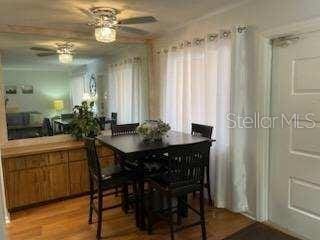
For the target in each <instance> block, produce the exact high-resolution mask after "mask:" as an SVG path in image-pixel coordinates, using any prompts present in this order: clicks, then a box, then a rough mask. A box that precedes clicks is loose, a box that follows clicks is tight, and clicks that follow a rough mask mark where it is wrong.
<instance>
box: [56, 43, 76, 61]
mask: <svg viewBox="0 0 320 240" xmlns="http://www.w3.org/2000/svg"><path fill="white" fill-rule="evenodd" d="M57 46H58V50H57V53H58V54H59V62H60V63H63V64H70V63H72V61H73V54H72V53H73V44H72V43H70V42H66V43H63V44H57Z"/></svg>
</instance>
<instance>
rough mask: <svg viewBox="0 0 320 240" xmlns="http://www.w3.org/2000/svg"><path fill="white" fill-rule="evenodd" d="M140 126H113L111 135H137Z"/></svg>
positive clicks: (135, 124) (131, 124) (132, 124)
mask: <svg viewBox="0 0 320 240" xmlns="http://www.w3.org/2000/svg"><path fill="white" fill-rule="evenodd" d="M138 126H139V123H130V124H121V125H112V126H111V133H112V136H119V135H129V134H136V133H137V127H138Z"/></svg>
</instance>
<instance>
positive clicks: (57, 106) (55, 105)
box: [53, 100, 64, 115]
mask: <svg viewBox="0 0 320 240" xmlns="http://www.w3.org/2000/svg"><path fill="white" fill-rule="evenodd" d="M53 108H54V110H56V111H57V115H59V114H60V113H61V110H62V109H63V108H64V105H63V100H54V101H53Z"/></svg>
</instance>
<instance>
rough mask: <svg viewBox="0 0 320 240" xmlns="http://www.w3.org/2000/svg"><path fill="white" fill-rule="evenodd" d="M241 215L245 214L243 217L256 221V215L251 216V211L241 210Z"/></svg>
mask: <svg viewBox="0 0 320 240" xmlns="http://www.w3.org/2000/svg"><path fill="white" fill-rule="evenodd" d="M241 215H243V216H245V217H247V218H250V219H251V220H253V221H257V219H256V217H255V216H253V214H252V213H249V212H243V213H241Z"/></svg>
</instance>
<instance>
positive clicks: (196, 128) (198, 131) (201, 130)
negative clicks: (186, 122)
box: [191, 123, 213, 138]
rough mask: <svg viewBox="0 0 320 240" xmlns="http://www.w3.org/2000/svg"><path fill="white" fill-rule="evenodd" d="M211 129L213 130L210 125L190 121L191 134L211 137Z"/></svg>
mask: <svg viewBox="0 0 320 240" xmlns="http://www.w3.org/2000/svg"><path fill="white" fill-rule="evenodd" d="M212 131H213V127H212V126H208V125H202V124H197V123H191V134H192V135H195V136H201V137H206V138H211V137H212Z"/></svg>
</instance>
